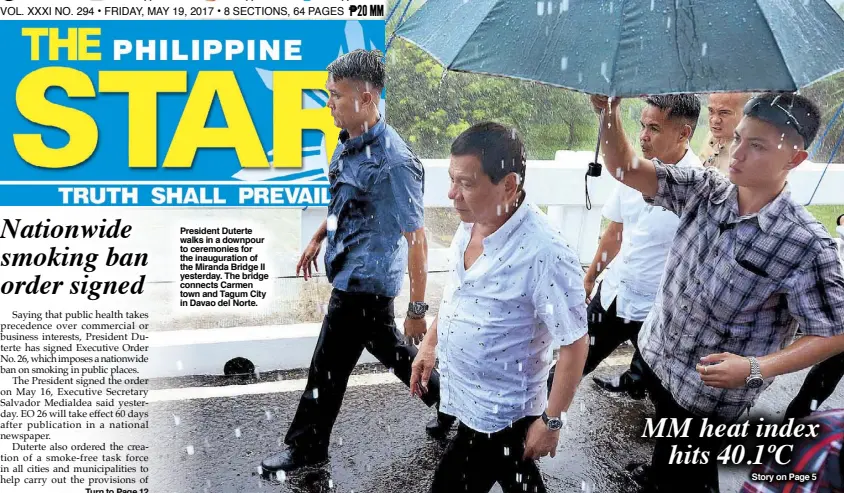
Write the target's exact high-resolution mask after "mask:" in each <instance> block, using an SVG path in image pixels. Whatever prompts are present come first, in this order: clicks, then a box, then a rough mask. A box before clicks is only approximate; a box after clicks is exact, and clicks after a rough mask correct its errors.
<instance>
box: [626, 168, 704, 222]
mask: <svg viewBox="0 0 844 493" xmlns="http://www.w3.org/2000/svg"><path fill="white" fill-rule="evenodd" d="M653 163H654V168H655V169H656V179H657V192H656V195H654V196H653V197H648V196H647V195H643V198H644V199H645V202H647V203H649V204H651V205H655V206H659V207H664V208H666V209H668V210H669V211H671V212H673V213H675V214H677V215H678V216H680V215H682V214H683V210H684V209H685V207H686V204H687V203H688V202H689V201H690V200H691V199H692V198H693V197H694V196H695V195H698V194H707V195H708V189H709V188H710V187H711V185H712V180H714V179H715V178H716V177H714V176H713V175H712V173H713V172H714V173H717V172H715V171H712V172H708V171H707V168H701V167H698V166H672V165H666V164H664V163H662V162H661V161H660V160H658V159H654V160H653Z"/></svg>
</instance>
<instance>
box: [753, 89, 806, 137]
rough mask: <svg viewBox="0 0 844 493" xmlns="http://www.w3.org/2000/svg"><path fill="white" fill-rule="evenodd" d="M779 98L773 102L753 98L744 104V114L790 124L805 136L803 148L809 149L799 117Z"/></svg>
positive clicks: (778, 123) (771, 121) (782, 124)
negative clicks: (779, 100)
mask: <svg viewBox="0 0 844 493" xmlns="http://www.w3.org/2000/svg"><path fill="white" fill-rule="evenodd" d="M777 99H778V97H777V98H775V99H774V100H773V101H772V102H771V103H766V102H764V101H761V100H758V99H756V100H753V99H751V100H750V101H748V103H747V104H746V105H745V106H744V114H745V115H747V116H753V117H756V118H759V119H760V120H764V121H767V122H769V123H772V124H774V125H776V126H778V127H783V126H789V127H791V128H793V129H794V130H795V131H796V132H797V134H798V135H800V137H802V138H803V144H804V147H803V148H804V149H808V148H809V139H808V138H807V137H806V135H805V134H804V133H803V125H800V122H799V121H797V117H795V116H794V115H793V114H792V113H791V112H790V111H788V109H786V108H785V107H783V106H781V105H780V104H779V103H777Z"/></svg>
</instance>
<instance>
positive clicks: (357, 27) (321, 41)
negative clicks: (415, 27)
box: [0, 0, 385, 493]
mask: <svg viewBox="0 0 844 493" xmlns="http://www.w3.org/2000/svg"><path fill="white" fill-rule="evenodd" d="M0 18H2V20H3V22H2V27H3V29H2V31H0V36H2V43H3V46H4V55H3V58H4V76H3V77H2V78H0V108H2V114H3V119H2V123H0V127H2V129H3V138H2V139H0V156H1V157H2V163H3V164H2V173H0V491H6V492H10V491H15V492H18V491H20V492H28V491H51V492H52V491H68V492H80V493H82V492H84V493H95V492H102V493H116V492H121V493H128V492H139V493H150V492H187V491H196V492H201V491H257V490H258V489H259V488H261V487H263V485H262V484H260V474H259V473H260V468H257V469H256V468H255V467H250V468H249V470H244V471H242V472H241V474H240V475H241V476H242V479H243V481H242V483H241V484H237V485H231V484H229V485H222V484H220V483H219V481H217V480H216V479H214V478H213V475H208V476H207V478H206V479H200V478H205V476H204V475H203V473H202V471H203V470H204V469H206V468H211V469H213V468H221V467H222V468H225V467H228V466H227V464H225V463H223V462H219V461H224V460H225V459H223V457H224V455H219V454H216V453H215V452H216V451H219V450H225V449H226V447H227V442H229V441H230V440H244V441H245V440H254V439H255V437H254V436H252V437H250V436H248V435H249V434H250V433H251V434H253V435H254V429H255V426H254V424H255V423H254V422H256V421H257V422H260V421H269V422H272V420H273V419H274V418H275V414H276V412H275V411H274V410H272V409H269V408H268V409H266V410H265V412H261V415H260V416H257V417H252V416H242V415H239V413H238V410H237V403H236V401H235V400H230V401H224V402H223V403H222V405H223V406H224V407H223V408H204V407H203V405H202V404H203V402H207V401H203V400H202V399H199V400H198V401H196V402H198V404H197V405H196V406H194V407H193V408H192V409H193V411H190V412H188V411H187V410H185V411H184V413H183V411H182V410H180V408H179V405H178V404H179V402H180V399H182V398H190V397H191V396H190V395H189V394H190V391H191V390H190V389H189V388H188V389H185V387H191V383H190V382H189V383H185V379H186V378H188V379H189V378H192V377H193V376H197V375H211V376H215V375H217V376H222V375H239V374H243V373H246V372H248V373H249V374H252V375H255V374H260V373H261V372H262V371H270V370H276V369H278V368H282V367H284V366H285V364H286V363H285V361H283V359H284V356H283V355H275V358H273V357H272V355H264V356H266V357H265V358H264V359H263V360H261V361H260V362H259V360H260V358H256V357H252V358H251V359H249V360H248V361H247V363H248V364H246V365H243V364H239V361H240V360H238V359H237V358H236V357H237V356H240V355H243V354H244V352H245V353H248V352H249V350H248V349H244V352H240V349H241V346H244V345H245V346H248V347H251V348H253V349H252V351H253V352H254V351H255V348H259V349H258V350H260V347H262V345H261V338H265V337H266V336H267V334H268V333H269V332H268V331H269V330H270V329H272V327H271V325H272V321H273V319H274V317H275V318H277V317H278V315H277V313H276V312H277V310H278V309H279V308H278V303H279V299H280V297H282V295H286V296H287V297H288V299H291V298H292V299H293V300H295V298H296V297H297V296H296V295H295V294H293V295H291V294H290V293H287V294H285V293H279V292H278V289H277V288H278V287H279V286H283V283H281V284H280V280H283V279H286V278H289V277H291V276H292V275H293V266H295V258H297V257H296V254H297V253H298V252H299V250H300V244H301V241H300V236H301V234H302V231H305V232H306V233H304V234H306V235H310V234H312V232H313V230H314V229H315V227H316V226H317V225H318V224H319V222H321V221H322V219H324V217H325V206H326V205H327V204H328V201H329V194H328V179H327V177H326V169H327V166H328V159H329V157H330V156H331V155H332V153H333V152H334V149H335V147H336V145H337V135H338V129H337V128H336V127H335V126H334V125H333V120H332V117H331V113H330V110H329V108H327V106H326V103H327V99H328V96H327V94H326V92H325V85H326V80H327V72H326V67H327V66H328V64H329V63H331V62H332V61H333V60H334V59H336V58H337V57H338V55H342V54H343V53H348V52H350V51H352V50H355V49H359V48H363V49H373V48H377V49H381V50H383V49H384V43H385V37H384V3H383V2H379V1H366V2H355V3H351V2H346V1H341V0H312V1H307V0H305V1H300V0H284V1H270V0H248V1H247V0H216V1H213V0H211V1H199V0H197V1H179V2H165V1H161V0H152V1H150V0H145V1H141V0H133V1H126V0H124V1H120V0H100V1H98V0H91V1H84V0H75V1H49V0H38V1H34V0H33V1H20V0H15V1H7V2H3V3H2V5H0ZM288 301H289V300H288ZM288 304H290V303H288ZM316 306H318V305H316ZM276 328H277V327H276ZM239 345H240V346H239ZM259 364H260V365H268V366H266V367H265V368H261V367H259V366H258V365H259ZM287 364H288V365H289V363H287ZM273 365H275V366H273ZM197 378H198V377H197ZM193 383H194V384H195V383H196V382H195V381H194V382H193ZM194 387H196V385H194ZM193 397H196V396H193ZM217 405H220V403H219V402H217ZM215 413H217V414H226V415H229V416H235V417H236V419H235V420H234V421H233V422H231V423H226V424H225V425H224V426H222V427H221V428H222V429H224V430H225V434H226V436H225V437H223V436H200V435H199V434H198V433H191V431H192V428H193V427H196V426H197V422H199V421H201V420H203V419H211V418H212V416H213V415H214V414H215ZM259 424H260V423H259ZM274 424H278V423H274ZM279 433H280V431H279ZM276 435H277V433H274V434H273V438H272V441H271V442H269V441H268V442H267V443H256V449H255V453H256V455H255V456H254V457H253V458H252V459H253V460H252V462H254V465H255V466H257V465H258V464H260V458H261V457H260V456H261V454H263V453H265V452H266V453H269V452H270V451H272V450H274V449H277V444H276V438H277V437H276ZM261 446H265V447H266V448H265V449H261V448H258V447H261ZM215 449H216V450H215Z"/></svg>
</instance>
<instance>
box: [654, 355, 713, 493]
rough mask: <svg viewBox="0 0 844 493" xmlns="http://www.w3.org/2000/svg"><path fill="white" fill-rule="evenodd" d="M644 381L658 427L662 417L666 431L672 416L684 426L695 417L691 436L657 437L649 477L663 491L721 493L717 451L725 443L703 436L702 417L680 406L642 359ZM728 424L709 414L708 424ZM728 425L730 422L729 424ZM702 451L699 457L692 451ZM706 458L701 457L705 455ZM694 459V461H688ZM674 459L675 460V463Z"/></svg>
mask: <svg viewBox="0 0 844 493" xmlns="http://www.w3.org/2000/svg"><path fill="white" fill-rule="evenodd" d="M643 364H644V366H643V368H642V369H643V370H644V372H643V375H642V376H643V383H644V385H645V387H646V388H647V390H648V395H649V396H650V399H651V401H652V402H653V404H654V407H655V408H656V415H655V416H654V418H653V423H654V425H655V426H658V425H659V423H660V420H661V419H664V418H668V419H667V420H666V423H665V428H664V430H665V431H666V432H667V430H668V429H669V425H670V424H671V421H670V420H671V419H672V418H673V419H676V420H677V424H678V425H680V426H682V425H683V423H684V421H685V420H686V419H687V418H693V419H692V421H691V424H690V426H689V430H688V434H687V435H688V438H681V437H662V438H660V437H658V438H656V439H655V441H656V443H655V445H654V451H653V455H652V456H651V469H650V471H649V473H648V477H649V478H650V480H651V481H652V482H653V484H654V485H655V486H657V491H659V492H660V493H662V492H668V493H675V492H683V493H712V492H714V493H718V492H719V491H720V490H719V486H718V462H717V458H718V453H719V452H720V451H721V449H722V448H723V447H724V446H726V442H725V441H724V439H722V438H717V437H712V438H709V437H702V438H701V436H700V435H701V428H702V425H703V419H702V418H700V417H698V416H696V415H694V414H692V413H691V412H689V411H687V410H686V409H684V408H683V407H682V406H680V405H679V404H678V403H677V401H676V400H675V399H674V397H672V395H671V393H670V392H669V391H668V390H666V389H665V387H663V386H662V382H660V380H659V377H657V376H656V375H655V374H654V373H653V371H652V370H651V368H650V367H649V366H648V364H647V363H645V362H644V361H643ZM724 423H726V422H725V421H723V420H720V419H718V418H716V417H709V418H708V420H707V424H708V425H712V426H718V425H719V424H724ZM727 424H729V423H727ZM694 450H699V453H698V455H697V457H694V456H693V455H692V454H690V453H689V452H693V451H694ZM704 453H705V454H707V456H708V457H707V460H705V461H704V460H702V457H703V454H704ZM693 459H696V460H694V462H696V463H695V464H685V463H684V462H691V461H692V460H693ZM672 462H673V463H672Z"/></svg>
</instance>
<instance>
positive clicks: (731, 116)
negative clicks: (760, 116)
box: [709, 93, 747, 142]
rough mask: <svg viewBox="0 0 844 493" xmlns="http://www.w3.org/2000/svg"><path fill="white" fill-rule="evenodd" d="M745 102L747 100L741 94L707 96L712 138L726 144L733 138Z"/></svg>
mask: <svg viewBox="0 0 844 493" xmlns="http://www.w3.org/2000/svg"><path fill="white" fill-rule="evenodd" d="M746 102H747V98H746V97H744V96H743V95H741V94H734V93H724V94H721V93H719V94H713V95H711V96H709V131H710V132H712V136H713V137H715V138H716V139H722V140H727V142H729V141H730V140H731V139H732V138H733V133H734V132H735V130H736V126H737V125H738V123H739V121H740V120H741V117H742V109H743V108H744V104H745V103H746Z"/></svg>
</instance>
